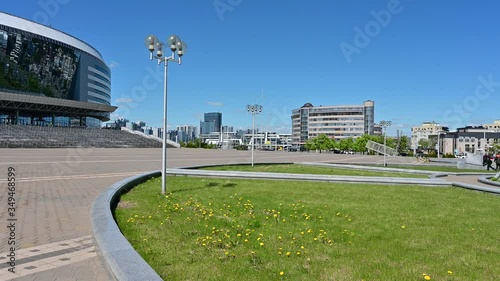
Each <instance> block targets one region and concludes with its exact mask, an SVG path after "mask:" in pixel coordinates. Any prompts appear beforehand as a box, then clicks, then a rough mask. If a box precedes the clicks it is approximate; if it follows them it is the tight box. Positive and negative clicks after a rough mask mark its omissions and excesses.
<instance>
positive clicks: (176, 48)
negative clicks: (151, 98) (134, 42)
mask: <svg viewBox="0 0 500 281" xmlns="http://www.w3.org/2000/svg"><path fill="white" fill-rule="evenodd" d="M144 45H146V48H148V50H149V53H150V54H149V59H150V60H153V58H156V59H157V60H158V64H161V63H162V62H163V65H164V66H165V70H164V80H163V91H164V94H163V134H162V142H163V146H162V167H161V172H162V176H161V193H162V194H165V191H166V177H167V73H168V72H167V71H168V62H169V61H174V62H178V63H179V64H181V63H182V56H183V55H184V54H185V53H186V51H187V45H186V43H185V42H184V41H182V40H181V39H180V38H179V36H177V35H170V36H169V37H168V38H167V42H166V44H164V43H163V42H161V41H159V40H158V38H157V37H156V36H154V35H149V36H148V37H146V39H145V40H144ZM165 45H166V46H167V47H168V48H170V50H171V51H172V54H171V55H170V56H168V57H167V56H165V55H164V54H163V49H164V47H165ZM153 53H155V54H153Z"/></svg>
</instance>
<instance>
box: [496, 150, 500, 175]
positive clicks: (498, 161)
mask: <svg viewBox="0 0 500 281" xmlns="http://www.w3.org/2000/svg"><path fill="white" fill-rule="evenodd" d="M495 164H496V166H495V170H497V171H499V170H500V153H497V155H495Z"/></svg>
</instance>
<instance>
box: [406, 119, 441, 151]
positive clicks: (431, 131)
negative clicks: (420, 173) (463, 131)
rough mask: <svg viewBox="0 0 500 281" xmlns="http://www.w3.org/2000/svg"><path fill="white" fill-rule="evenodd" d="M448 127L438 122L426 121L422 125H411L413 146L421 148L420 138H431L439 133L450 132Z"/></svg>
mask: <svg viewBox="0 0 500 281" xmlns="http://www.w3.org/2000/svg"><path fill="white" fill-rule="evenodd" d="M448 130H449V129H448V127H443V126H441V125H439V124H438V123H436V122H424V123H422V125H421V126H415V127H411V147H412V148H413V149H417V148H419V144H418V143H419V142H420V140H422V139H423V140H429V138H431V137H436V138H437V135H438V133H440V132H441V133H444V132H448Z"/></svg>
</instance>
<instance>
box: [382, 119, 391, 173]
mask: <svg viewBox="0 0 500 281" xmlns="http://www.w3.org/2000/svg"><path fill="white" fill-rule="evenodd" d="M391 125H392V122H391V121H385V120H384V121H380V126H382V128H383V129H384V167H386V166H387V162H386V159H385V156H386V154H387V145H386V144H387V127H390V126H391Z"/></svg>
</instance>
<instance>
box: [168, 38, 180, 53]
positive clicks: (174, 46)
mask: <svg viewBox="0 0 500 281" xmlns="http://www.w3.org/2000/svg"><path fill="white" fill-rule="evenodd" d="M177 42H181V39H180V38H179V36H177V35H175V34H174V35H170V36H169V37H168V38H167V45H168V47H169V48H170V50H172V52H175V50H177Z"/></svg>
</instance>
